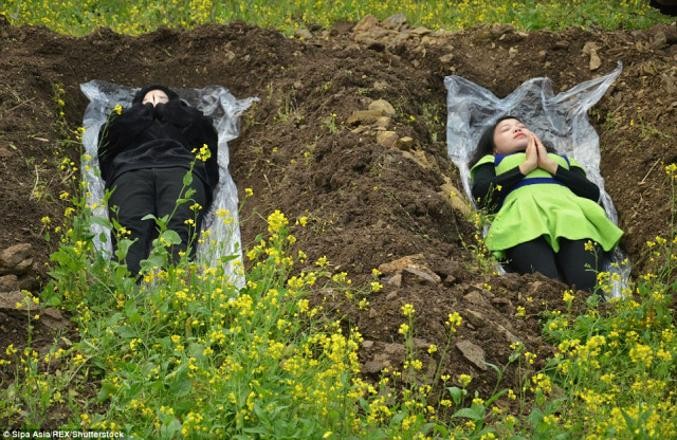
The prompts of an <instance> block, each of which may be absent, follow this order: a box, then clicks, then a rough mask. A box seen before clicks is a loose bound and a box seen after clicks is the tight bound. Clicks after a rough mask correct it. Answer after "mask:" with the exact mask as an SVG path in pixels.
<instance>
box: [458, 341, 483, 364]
mask: <svg viewBox="0 0 677 440" xmlns="http://www.w3.org/2000/svg"><path fill="white" fill-rule="evenodd" d="M456 348H458V349H459V351H460V352H461V353H462V354H463V356H464V357H465V358H466V359H467V360H469V361H470V362H472V363H473V364H474V365H475V366H476V367H477V368H479V369H480V370H484V371H486V370H487V365H486V361H485V356H486V355H485V353H484V350H483V349H482V347H480V346H479V345H475V344H473V343H472V342H470V341H468V340H466V339H462V340H460V341H458V342H457V343H456Z"/></svg>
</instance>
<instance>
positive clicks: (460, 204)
mask: <svg viewBox="0 0 677 440" xmlns="http://www.w3.org/2000/svg"><path fill="white" fill-rule="evenodd" d="M440 190H441V191H440V192H439V193H438V194H440V195H441V196H442V197H443V198H444V201H445V202H447V204H449V205H450V206H451V208H452V209H454V210H455V211H458V212H460V213H461V214H463V216H464V217H466V218H467V217H470V215H471V214H472V207H471V206H470V204H469V203H468V202H467V201H466V198H465V197H463V195H462V194H461V192H460V191H459V190H458V188H456V186H454V184H452V183H451V181H450V180H447V181H446V182H445V183H443V184H442V185H440Z"/></svg>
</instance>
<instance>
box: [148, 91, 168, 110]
mask: <svg viewBox="0 0 677 440" xmlns="http://www.w3.org/2000/svg"><path fill="white" fill-rule="evenodd" d="M167 102H169V96H167V94H166V93H165V92H163V91H162V90H158V89H155V90H151V91H149V92H148V93H146V95H145V96H144V97H143V101H142V104H144V105H145V104H148V103H150V104H152V105H153V107H155V106H156V105H158V104H166V103H167Z"/></svg>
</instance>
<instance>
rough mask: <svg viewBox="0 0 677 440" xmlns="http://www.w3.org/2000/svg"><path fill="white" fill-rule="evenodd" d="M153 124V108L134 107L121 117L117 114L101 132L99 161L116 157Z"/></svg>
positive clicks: (150, 106) (144, 106) (147, 106)
mask: <svg viewBox="0 0 677 440" xmlns="http://www.w3.org/2000/svg"><path fill="white" fill-rule="evenodd" d="M152 122H153V106H152V105H150V104H148V105H133V106H132V107H130V108H128V109H126V110H125V111H124V112H123V113H122V114H121V115H119V116H117V115H115V114H113V115H111V116H110V117H109V118H108V121H106V123H105V124H104V125H103V126H102V127H101V130H99V139H98V140H99V143H98V155H99V161H100V162H101V161H106V160H108V159H112V158H113V157H115V156H116V155H117V154H118V153H119V152H120V151H121V150H124V149H125V148H126V147H127V146H128V145H130V144H131V143H132V141H133V140H134V138H136V137H137V136H138V135H139V133H141V132H142V131H143V130H144V129H145V128H146V127H148V125H150V124H151V123H152Z"/></svg>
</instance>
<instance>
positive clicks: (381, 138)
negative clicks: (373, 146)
mask: <svg viewBox="0 0 677 440" xmlns="http://www.w3.org/2000/svg"><path fill="white" fill-rule="evenodd" d="M399 138H400V137H399V136H398V135H397V133H395V132H394V131H379V132H378V133H376V143H378V144H379V145H382V146H384V147H386V148H391V147H394V146H395V144H396V143H397V140H398V139H399Z"/></svg>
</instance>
